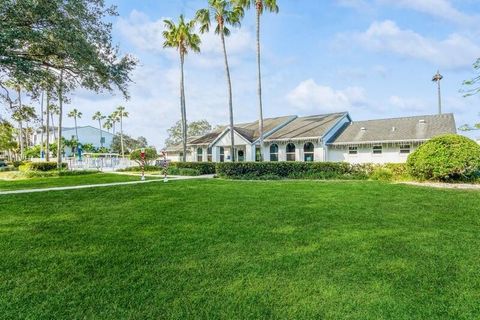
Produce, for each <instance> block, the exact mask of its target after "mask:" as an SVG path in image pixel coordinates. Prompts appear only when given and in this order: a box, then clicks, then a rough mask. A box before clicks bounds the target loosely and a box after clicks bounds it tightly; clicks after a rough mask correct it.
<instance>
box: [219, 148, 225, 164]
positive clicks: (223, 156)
mask: <svg viewBox="0 0 480 320" xmlns="http://www.w3.org/2000/svg"><path fill="white" fill-rule="evenodd" d="M220 162H225V149H224V148H223V147H220Z"/></svg>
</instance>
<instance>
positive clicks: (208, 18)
mask: <svg viewBox="0 0 480 320" xmlns="http://www.w3.org/2000/svg"><path fill="white" fill-rule="evenodd" d="M250 8H255V15H256V27H257V68H258V70H257V71H258V75H257V76H258V110H259V119H258V124H259V135H260V138H259V142H260V159H259V160H260V161H261V160H262V159H263V156H262V152H263V151H262V147H263V135H264V133H263V102H262V72H261V47H260V23H261V16H262V14H263V13H264V12H265V10H266V11H269V12H274V13H277V12H278V11H279V8H278V5H277V1H276V0H208V6H207V8H205V9H200V10H198V11H197V13H196V15H195V17H194V18H193V19H191V20H188V21H187V20H186V19H185V17H184V16H183V15H180V17H179V19H178V22H177V23H175V22H174V21H172V20H165V21H164V22H165V31H164V32H163V37H164V39H165V42H164V44H163V46H164V48H174V49H176V50H177V51H178V54H179V58H180V113H181V123H182V144H183V161H186V154H187V115H186V101H185V76H184V65H185V57H186V55H187V54H188V53H189V52H190V51H192V52H196V53H198V52H200V45H201V39H200V36H199V35H198V34H197V33H196V30H197V28H196V26H197V24H198V25H199V29H198V30H199V31H200V33H206V32H209V31H210V29H211V28H212V27H213V28H214V32H215V34H217V35H218V36H219V37H220V44H221V46H222V49H223V58H224V63H225V74H226V79H227V89H228V112H229V119H230V123H229V127H230V142H231V146H230V148H231V160H232V161H235V154H234V150H235V143H234V120H233V119H234V116H233V94H232V79H231V75H230V68H229V63H228V54H227V47H226V43H225V37H228V36H229V35H230V34H231V31H230V28H231V27H234V28H238V27H240V25H241V21H242V19H243V18H244V15H245V10H248V9H250Z"/></svg>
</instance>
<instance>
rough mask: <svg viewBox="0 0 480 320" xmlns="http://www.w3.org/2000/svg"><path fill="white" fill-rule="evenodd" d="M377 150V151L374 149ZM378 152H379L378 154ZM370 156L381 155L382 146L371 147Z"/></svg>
mask: <svg viewBox="0 0 480 320" xmlns="http://www.w3.org/2000/svg"><path fill="white" fill-rule="evenodd" d="M375 148H377V149H375ZM378 148H379V149H378ZM378 151H380V152H378ZM372 154H374V155H381V154H383V146H382V145H374V146H372Z"/></svg>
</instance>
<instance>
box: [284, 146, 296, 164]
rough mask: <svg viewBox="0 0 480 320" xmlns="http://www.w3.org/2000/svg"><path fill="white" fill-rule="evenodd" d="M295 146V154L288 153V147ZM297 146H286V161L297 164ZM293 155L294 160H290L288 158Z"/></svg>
mask: <svg viewBox="0 0 480 320" xmlns="http://www.w3.org/2000/svg"><path fill="white" fill-rule="evenodd" d="M290 144H291V145H293V152H288V146H289V145H290ZM296 153H297V146H296V145H295V143H287V145H286V146H285V159H286V160H287V161H290V162H295V161H297V154H296ZM291 155H293V160H288V156H291Z"/></svg>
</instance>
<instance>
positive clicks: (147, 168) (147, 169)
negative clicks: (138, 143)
mask: <svg viewBox="0 0 480 320" xmlns="http://www.w3.org/2000/svg"><path fill="white" fill-rule="evenodd" d="M117 171H119V172H142V167H141V166H135V167H127V168H124V169H118V170H117ZM154 171H162V168H160V167H157V166H145V172H154Z"/></svg>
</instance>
